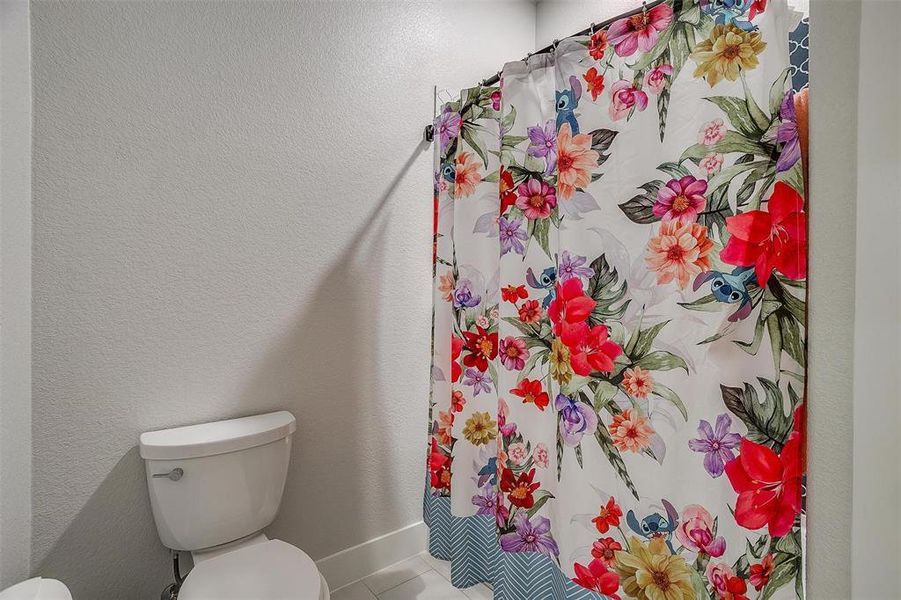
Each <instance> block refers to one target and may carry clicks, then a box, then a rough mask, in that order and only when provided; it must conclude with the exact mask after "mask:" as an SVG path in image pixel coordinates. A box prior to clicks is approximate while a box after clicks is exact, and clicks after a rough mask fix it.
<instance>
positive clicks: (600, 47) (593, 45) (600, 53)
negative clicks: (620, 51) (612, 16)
mask: <svg viewBox="0 0 901 600" xmlns="http://www.w3.org/2000/svg"><path fill="white" fill-rule="evenodd" d="M605 52H607V30H606V29H605V30H603V31H598V32H597V33H595V34H594V35H593V36H591V40H590V41H589V42H588V54H590V55H591V58H593V59H595V60H601V59H603V58H604V53H605Z"/></svg>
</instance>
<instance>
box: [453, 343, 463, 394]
mask: <svg viewBox="0 0 901 600" xmlns="http://www.w3.org/2000/svg"><path fill="white" fill-rule="evenodd" d="M461 352H463V340H461V339H460V338H458V337H457V336H453V337H451V381H453V382H454V383H456V382H457V381H459V380H460V376H461V375H462V374H463V367H461V366H460V361H459V358H460V353H461Z"/></svg>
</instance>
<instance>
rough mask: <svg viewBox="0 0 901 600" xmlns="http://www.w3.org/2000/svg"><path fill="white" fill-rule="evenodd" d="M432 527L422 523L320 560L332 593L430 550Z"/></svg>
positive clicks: (320, 566)
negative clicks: (427, 549) (430, 530)
mask: <svg viewBox="0 0 901 600" xmlns="http://www.w3.org/2000/svg"><path fill="white" fill-rule="evenodd" d="M427 546H428V528H427V527H426V526H425V523H423V522H422V521H419V522H418V523H413V524H412V525H407V526H406V527H402V528H401V529H398V530H397V531H392V532H391V533H386V534H385V535H381V536H379V537H377V538H373V539H371V540H369V541H367V542H363V543H362V544H359V545H357V546H353V547H351V548H347V549H346V550H341V551H340V552H336V553H335V554H332V555H331V556H326V557H325V558H322V559H319V560H317V561H316V566H317V567H319V572H320V573H322V576H323V577H325V580H326V581H327V582H328V587H329V589H330V590H332V591H335V590H337V589H338V588H341V587H344V586H345V585H348V584H350V583H353V582H355V581H359V580H360V579H363V578H364V577H368V576H369V575H372V574H373V573H375V572H376V571H381V570H382V569H384V568H385V567H390V566H391V565H393V564H394V563H398V562H400V561H402V560H406V559H408V558H410V557H412V556H416V555H417V554H421V553H423V552H425V551H426V548H427Z"/></svg>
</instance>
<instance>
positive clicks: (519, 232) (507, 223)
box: [497, 217, 529, 256]
mask: <svg viewBox="0 0 901 600" xmlns="http://www.w3.org/2000/svg"><path fill="white" fill-rule="evenodd" d="M497 224H498V227H499V230H500V237H501V256H503V255H504V254H506V253H508V252H510V250H513V251H514V252H516V253H517V254H523V253H524V252H525V251H526V247H525V246H524V245H523V242H524V241H525V240H527V239H528V237H529V236H528V235H527V234H526V232H525V231H523V229H522V219H510V220H507V217H501V218H500V219H498V222H497Z"/></svg>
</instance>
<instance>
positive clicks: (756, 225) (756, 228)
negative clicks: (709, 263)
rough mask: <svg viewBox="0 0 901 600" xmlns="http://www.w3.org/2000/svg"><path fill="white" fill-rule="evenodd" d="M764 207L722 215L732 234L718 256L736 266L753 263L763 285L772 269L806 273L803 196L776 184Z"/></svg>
mask: <svg viewBox="0 0 901 600" xmlns="http://www.w3.org/2000/svg"><path fill="white" fill-rule="evenodd" d="M767 208H768V211H769V212H767V211H762V210H750V211H748V212H746V213H742V214H740V215H735V216H734V217H727V218H726V229H728V230H729V233H731V234H732V237H730V238H729V242H728V243H727V244H726V247H725V248H723V251H722V252H720V258H721V259H722V260H723V262H726V263H729V264H730V265H735V266H738V267H750V266H753V267H754V271H755V273H756V274H757V283H758V284H759V285H760V287H764V286H765V285H766V283H767V281H769V279H770V275H771V274H772V272H773V269H775V270H777V271H779V272H780V273H782V274H783V275H785V276H786V277H788V278H789V279H804V278H805V277H807V214H806V213H805V212H804V199H803V198H801V195H800V194H798V192H796V191H795V190H794V188H792V187H791V186H789V185H787V184H785V183H782V182H781V181H780V182H778V183H777V184H776V187H775V189H774V190H773V195H772V196H770V199H769V202H768V203H767Z"/></svg>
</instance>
